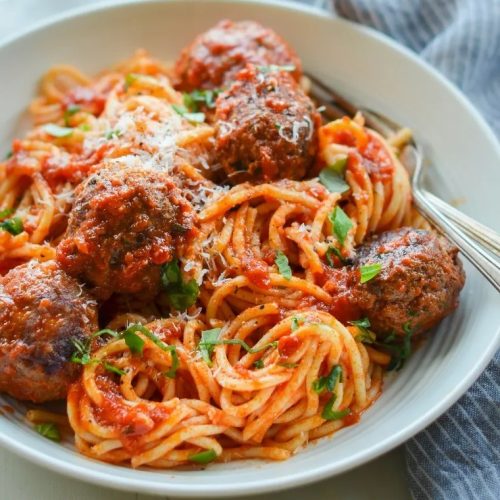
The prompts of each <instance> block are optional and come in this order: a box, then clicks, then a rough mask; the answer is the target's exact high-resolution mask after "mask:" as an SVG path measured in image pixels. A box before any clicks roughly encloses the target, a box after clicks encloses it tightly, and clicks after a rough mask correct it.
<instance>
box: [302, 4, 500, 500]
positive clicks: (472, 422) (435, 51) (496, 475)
mask: <svg viewBox="0 0 500 500" xmlns="http://www.w3.org/2000/svg"><path fill="white" fill-rule="evenodd" d="M302 1H304V2H305V3H308V4H310V5H315V6H317V7H322V8H325V9H328V10H332V9H333V10H334V11H335V12H336V13H337V15H339V16H341V17H345V18H347V19H350V20H352V21H356V22H359V23H362V24H365V25H368V26H371V27H372V28H375V29H377V30H379V31H382V32H384V33H385V34H387V35H389V36H390V37H392V38H394V39H395V40H397V41H398V42H400V43H402V44H404V45H406V46H407V47H409V48H410V49H412V50H414V51H415V52H417V53H418V54H420V55H421V56H422V58H424V59H425V60H426V61H427V62H429V63H430V64H432V65H433V66H434V67H435V68H437V69H438V70H439V71H441V73H443V74H444V75H446V76H447V77H448V78H449V79H450V80H452V81H453V82H454V83H455V84H456V85H457V86H458V87H460V88H461V89H462V91H463V92H464V93H465V94H466V95H467V96H468V97H469V99H470V100H471V101H472V102H473V103H474V104H475V105H476V107H477V108H478V109H479V110H480V111H481V112H482V113H483V115H484V117H485V118H486V120H487V121H488V122H489V123H490V125H491V126H492V127H493V129H494V130H495V132H496V134H497V136H498V137H500V0H302ZM406 466H407V475H408V482H409V486H410V491H411V494H412V496H413V498H415V499H417V500H421V499H432V500H441V499H450V498H453V499H455V500H461V499H477V500H490V499H491V500H498V499H500V352H498V353H497V354H496V356H495V358H494V359H493V361H492V362H491V363H490V365H489V366H488V368H487V369H486V370H485V372H484V373H483V374H482V375H481V377H480V378H479V379H478V380H477V382H476V383H475V384H474V385H473V386H472V388H471V389H470V390H469V391H468V392H467V393H466V394H465V395H464V396H463V397H462V398H461V399H460V400H459V401H458V402H457V403H456V404H455V405H454V406H453V407H452V408H450V410H448V412H447V413H446V414H445V415H443V416H442V417H441V418H439V419H438V420H437V421H436V422H434V423H433V424H432V425H430V426H429V427H428V428H427V429H425V430H424V431H422V432H421V433H420V434H418V435H417V436H415V437H414V438H413V439H411V440H410V441H408V442H407V443H406Z"/></svg>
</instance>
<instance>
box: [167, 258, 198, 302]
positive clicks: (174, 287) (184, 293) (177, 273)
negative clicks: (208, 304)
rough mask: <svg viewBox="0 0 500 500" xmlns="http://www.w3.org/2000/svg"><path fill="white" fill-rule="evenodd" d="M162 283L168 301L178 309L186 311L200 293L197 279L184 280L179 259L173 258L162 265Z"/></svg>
mask: <svg viewBox="0 0 500 500" xmlns="http://www.w3.org/2000/svg"><path fill="white" fill-rule="evenodd" d="M161 284H162V288H163V290H164V291H165V292H166V295H167V300H168V303H169V304H170V306H171V307H172V308H173V309H175V310H177V311H185V310H186V309H187V308H188V307H191V306H192V305H193V304H194V303H195V302H196V299H197V298H198V295H199V293H200V287H199V286H198V283H197V282H196V280H195V279H191V280H189V281H183V279H182V275H181V269H180V266H179V260H178V259H173V260H172V261H170V262H169V263H167V264H164V265H163V266H162V271H161Z"/></svg>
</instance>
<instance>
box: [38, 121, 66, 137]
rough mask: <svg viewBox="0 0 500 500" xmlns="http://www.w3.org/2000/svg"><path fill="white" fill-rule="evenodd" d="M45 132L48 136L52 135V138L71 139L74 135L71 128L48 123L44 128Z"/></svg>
mask: <svg viewBox="0 0 500 500" xmlns="http://www.w3.org/2000/svg"><path fill="white" fill-rule="evenodd" d="M42 129H43V131H44V132H45V133H46V134H49V135H51V136H52V137H69V136H70V135H71V134H73V129H72V128H70V127H61V126H59V125H56V124H55V123H47V125H44V126H43V127H42Z"/></svg>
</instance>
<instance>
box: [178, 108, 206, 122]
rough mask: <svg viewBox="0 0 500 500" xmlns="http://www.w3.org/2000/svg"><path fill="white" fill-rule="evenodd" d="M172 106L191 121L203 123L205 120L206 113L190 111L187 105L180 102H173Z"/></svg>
mask: <svg viewBox="0 0 500 500" xmlns="http://www.w3.org/2000/svg"><path fill="white" fill-rule="evenodd" d="M172 108H174V111H175V112H176V113H177V114H179V115H181V116H182V117H183V118H185V119H186V120H187V121H188V122H190V123H203V122H204V121H205V113H190V112H189V111H188V109H187V108H186V107H185V106H180V105H178V104H172Z"/></svg>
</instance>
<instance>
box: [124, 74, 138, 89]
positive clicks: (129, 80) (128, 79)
mask: <svg viewBox="0 0 500 500" xmlns="http://www.w3.org/2000/svg"><path fill="white" fill-rule="evenodd" d="M140 76H141V75H140V74H138V73H128V74H127V75H125V90H128V88H129V87H130V86H131V85H133V84H134V83H135V82H136V81H137V79H138V78H139V77H140Z"/></svg>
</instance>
